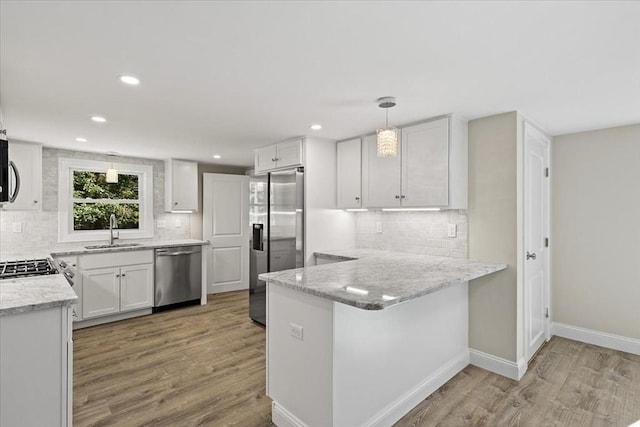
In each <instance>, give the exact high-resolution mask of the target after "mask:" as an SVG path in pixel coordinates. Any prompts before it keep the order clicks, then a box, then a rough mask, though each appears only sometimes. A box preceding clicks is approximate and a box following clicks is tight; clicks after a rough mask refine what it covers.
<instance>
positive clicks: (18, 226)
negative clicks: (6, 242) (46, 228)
mask: <svg viewBox="0 0 640 427" xmlns="http://www.w3.org/2000/svg"><path fill="white" fill-rule="evenodd" d="M11 231H13V232H14V233H22V223H21V222H14V223H12V224H11Z"/></svg>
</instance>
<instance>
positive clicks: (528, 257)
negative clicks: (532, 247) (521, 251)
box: [527, 251, 536, 260]
mask: <svg viewBox="0 0 640 427" xmlns="http://www.w3.org/2000/svg"><path fill="white" fill-rule="evenodd" d="M528 259H536V253H535V252H534V253H529V251H527V260H528Z"/></svg>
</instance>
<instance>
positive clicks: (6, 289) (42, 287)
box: [0, 274, 78, 316]
mask: <svg viewBox="0 0 640 427" xmlns="http://www.w3.org/2000/svg"><path fill="white" fill-rule="evenodd" d="M77 299H78V297H77V296H76V293H75V292H74V291H73V289H72V288H71V286H69V283H68V282H67V280H66V279H65V278H64V276H63V275H62V274H49V275H46V276H33V277H20V278H17V279H3V280H0V316H6V315H9V314H16V313H25V312H28V311H35V310H44V309H46V308H53V307H62V306H69V305H71V304H73V303H75V302H76V300H77Z"/></svg>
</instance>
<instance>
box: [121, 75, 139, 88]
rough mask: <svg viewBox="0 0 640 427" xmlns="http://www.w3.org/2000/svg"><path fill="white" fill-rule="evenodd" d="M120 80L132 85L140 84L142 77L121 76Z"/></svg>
mask: <svg viewBox="0 0 640 427" xmlns="http://www.w3.org/2000/svg"><path fill="white" fill-rule="evenodd" d="M120 81H121V82H122V83H125V84H128V85H131V86H138V85H139V84H140V79H139V78H137V77H133V76H120Z"/></svg>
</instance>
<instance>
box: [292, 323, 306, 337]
mask: <svg viewBox="0 0 640 427" xmlns="http://www.w3.org/2000/svg"><path fill="white" fill-rule="evenodd" d="M289 333H290V334H291V336H292V337H294V338H297V339H299V340H300V341H302V340H303V334H302V333H303V328H302V326H300V325H296V324H295V323H289Z"/></svg>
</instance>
